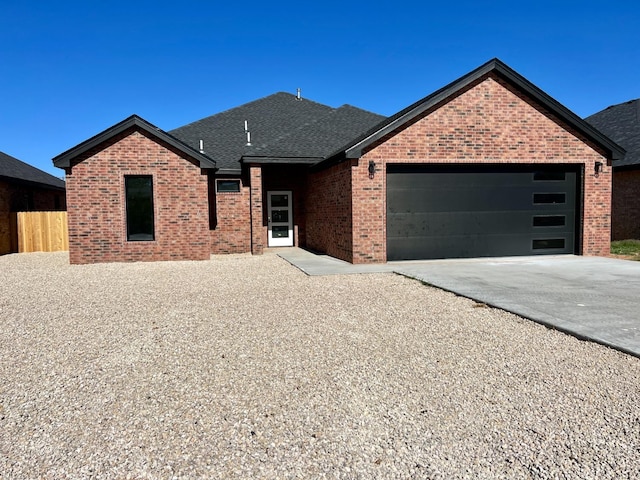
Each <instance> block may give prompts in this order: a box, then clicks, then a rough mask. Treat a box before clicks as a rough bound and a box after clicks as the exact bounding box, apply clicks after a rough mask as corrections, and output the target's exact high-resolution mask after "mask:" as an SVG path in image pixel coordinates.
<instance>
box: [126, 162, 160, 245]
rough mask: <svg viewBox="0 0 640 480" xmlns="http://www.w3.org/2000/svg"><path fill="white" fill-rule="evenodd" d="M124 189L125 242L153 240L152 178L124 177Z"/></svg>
mask: <svg viewBox="0 0 640 480" xmlns="http://www.w3.org/2000/svg"><path fill="white" fill-rule="evenodd" d="M124 189H125V196H126V211H127V240H128V241H130V242H141V241H152V240H154V239H155V231H154V229H155V227H154V214H153V178H152V177H151V175H131V176H125V177H124Z"/></svg>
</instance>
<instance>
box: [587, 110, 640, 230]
mask: <svg viewBox="0 0 640 480" xmlns="http://www.w3.org/2000/svg"><path fill="white" fill-rule="evenodd" d="M639 117H640V99H636V100H631V101H629V102H625V103H620V104H618V105H612V106H610V107H607V108H605V109H604V110H602V111H600V112H598V113H595V114H593V115H591V116H590V117H587V118H586V119H585V120H586V121H587V122H588V123H590V124H591V125H593V126H594V127H596V128H597V129H598V130H600V131H601V132H603V133H604V134H606V135H607V136H608V137H610V138H611V139H612V140H613V141H615V142H616V143H618V144H619V145H620V146H621V147H623V148H624V149H625V150H626V151H627V153H626V154H625V156H624V158H622V159H619V160H616V161H614V162H613V201H612V204H611V239H612V240H626V239H640V118H639Z"/></svg>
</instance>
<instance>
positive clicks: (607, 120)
mask: <svg viewBox="0 0 640 480" xmlns="http://www.w3.org/2000/svg"><path fill="white" fill-rule="evenodd" d="M585 120H586V121H587V122H588V123H590V124H591V125H593V126H594V127H596V128H597V129H598V130H600V131H601V132H602V133H604V134H605V135H607V136H608V137H610V138H611V139H612V140H613V141H614V142H616V143H618V144H620V146H621V147H623V148H624V149H625V150H626V151H627V153H626V155H625V156H624V158H623V159H621V160H618V161H616V162H614V164H613V166H614V167H627V166H632V165H640V99H636V100H631V101H629V102H625V103H620V104H618V105H612V106H610V107H607V108H605V109H604V110H602V111H600V112H598V113H594V114H593V115H591V116H589V117H587V118H585Z"/></svg>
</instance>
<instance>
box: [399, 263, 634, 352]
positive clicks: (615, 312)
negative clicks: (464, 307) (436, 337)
mask: <svg viewBox="0 0 640 480" xmlns="http://www.w3.org/2000/svg"><path fill="white" fill-rule="evenodd" d="M390 265H393V267H394V271H396V272H397V273H400V274H402V275H407V276H409V277H413V278H416V279H418V280H421V281H423V282H425V283H428V284H431V285H434V286H436V287H439V288H443V289H445V290H449V291H451V292H454V293H457V294H459V295H463V296H465V297H469V298H473V299H474V300H477V301H479V302H483V303H486V304H488V305H492V306H495V307H498V308H501V309H503V310H507V311H510V312H513V313H515V314H517V315H520V316H522V317H526V318H529V319H532V320H535V321H536V322H539V323H542V324H545V325H548V326H551V327H553V328H556V329H559V330H562V331H566V332H568V333H571V334H572V335H575V336H577V337H580V338H586V339H590V340H593V341H595V342H598V343H602V344H604V345H608V346H610V347H613V348H616V349H618V350H621V351H624V352H627V353H631V354H633V355H635V356H638V357H640V262H632V261H627V260H617V259H612V258H600V257H579V256H571V255H567V256H565V255H563V256H537V257H510V258H489V259H460V260H437V261H434V260H432V261H423V262H393V263H391V264H390Z"/></svg>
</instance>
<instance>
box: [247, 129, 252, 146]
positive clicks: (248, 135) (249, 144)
mask: <svg viewBox="0 0 640 480" xmlns="http://www.w3.org/2000/svg"><path fill="white" fill-rule="evenodd" d="M250 146H251V132H247V147H250Z"/></svg>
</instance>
